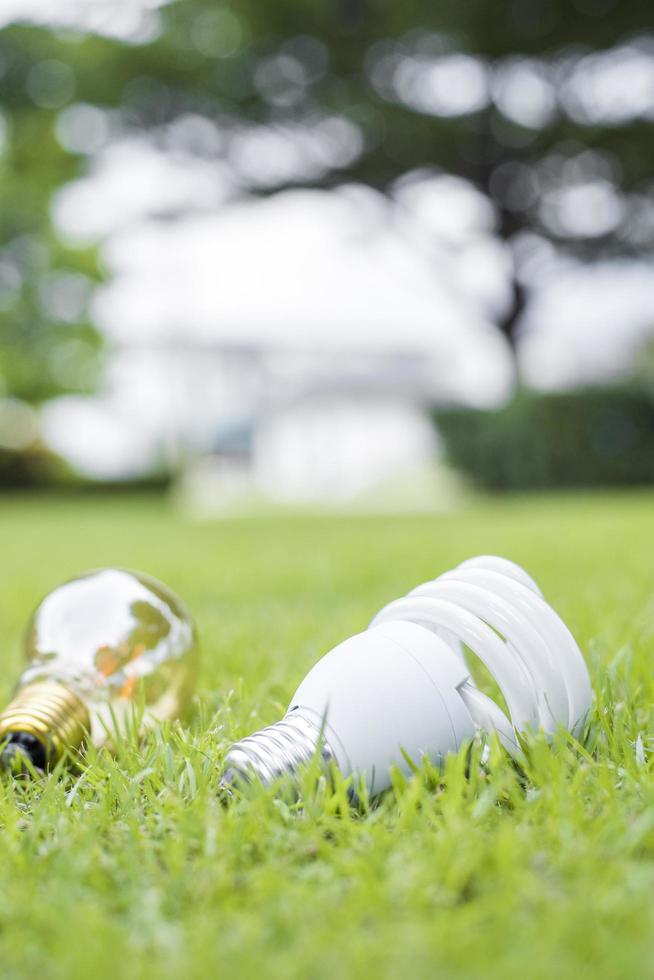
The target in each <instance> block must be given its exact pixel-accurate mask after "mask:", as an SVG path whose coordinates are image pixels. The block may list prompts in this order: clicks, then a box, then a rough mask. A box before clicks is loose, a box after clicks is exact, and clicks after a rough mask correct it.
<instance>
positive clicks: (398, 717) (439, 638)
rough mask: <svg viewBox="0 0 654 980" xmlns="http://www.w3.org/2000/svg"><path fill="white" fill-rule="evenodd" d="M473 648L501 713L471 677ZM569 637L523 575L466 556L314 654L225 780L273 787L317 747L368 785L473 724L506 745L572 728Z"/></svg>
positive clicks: (574, 687) (376, 787)
mask: <svg viewBox="0 0 654 980" xmlns="http://www.w3.org/2000/svg"><path fill="white" fill-rule="evenodd" d="M466 651H468V652H469V653H472V654H474V655H475V656H476V657H477V658H478V659H479V660H480V661H481V662H482V663H483V664H484V665H485V667H486V668H487V670H488V672H489V673H490V675H491V677H492V678H493V679H494V680H495V682H496V684H497V686H498V688H499V690H500V692H501V694H502V696H503V699H504V702H505V704H506V708H507V710H506V711H504V710H503V708H502V707H501V706H500V705H499V704H498V703H497V702H496V701H494V700H493V699H492V698H491V697H489V696H488V695H486V694H484V693H483V692H482V691H481V690H480V689H479V687H478V686H477V685H476V683H475V681H474V679H473V677H472V674H471V672H470V668H469V665H468V663H467V659H466ZM591 697H592V692H591V687H590V680H589V676H588V671H587V669H586V665H585V663H584V660H583V657H582V655H581V652H580V650H579V647H578V646H577V644H576V643H575V641H574V639H573V637H572V634H571V633H570V631H569V630H568V628H567V627H566V626H565V624H564V623H563V622H562V620H561V619H560V618H559V616H558V615H557V614H556V613H555V612H554V610H553V609H552V608H551V607H550V606H549V605H548V604H547V603H546V602H545V600H544V599H543V597H542V595H541V593H540V590H539V589H538V586H537V585H536V584H535V582H534V581H533V580H532V579H531V578H530V577H529V576H528V575H527V573H526V572H525V571H524V570H523V569H522V568H520V567H519V566H518V565H515V564H514V563H513V562H510V561H507V560H506V559H503V558H497V557H491V556H484V557H479V558H473V559H471V560H470V561H466V562H464V563H463V564H461V565H459V567H458V568H456V569H454V570H453V571H450V572H446V573H445V574H444V575H441V576H439V578H437V579H435V580H434V581H432V582H427V583H425V584H424V585H420V586H418V588H416V589H414V590H413V591H412V592H410V593H409V595H408V596H405V597H404V598H403V599H398V600H397V601H395V602H391V603H390V604H389V605H387V606H386V607H385V608H384V609H382V610H381V611H380V612H379V613H378V614H377V615H376V616H375V618H374V619H373V621H372V623H371V624H370V626H369V627H368V629H367V630H366V631H365V632H363V633H359V634H357V635H356V636H353V637H351V638H350V639H349V640H345V642H344V643H341V644H340V645H339V646H337V647H335V648H334V649H333V650H332V651H331V652H330V653H328V654H327V655H326V656H325V657H323V658H322V660H320V661H319V662H318V663H317V664H316V665H315V666H314V667H313V669H312V670H311V671H310V672H309V674H308V675H307V677H306V678H305V679H304V680H303V681H302V683H301V684H300V687H299V688H298V690H297V691H296V693H295V695H294V696H293V698H292V700H291V704H290V706H289V710H288V712H287V714H286V716H285V717H284V718H283V719H282V720H281V721H279V722H277V723H276V724H274V725H271V726H269V727H268V728H264V729H262V730H261V731H259V732H256V733H255V734H254V735H250V736H249V737H247V738H244V739H242V740H241V741H240V742H237V743H236V744H235V745H233V746H232V747H231V748H230V749H229V751H228V753H227V757H226V762H225V775H224V780H223V781H224V784H225V785H226V786H230V785H232V784H234V783H238V782H251V781H253V780H258V781H261V782H263V783H264V784H269V783H271V782H272V781H273V780H275V779H277V778H279V777H280V776H283V775H288V774H292V773H294V772H295V771H296V770H297V768H298V767H299V766H300V765H302V764H303V763H306V762H307V761H308V760H310V759H311V758H313V757H314V756H315V755H316V753H319V754H320V756H321V758H322V760H323V761H324V762H325V763H335V764H336V765H337V766H338V768H339V769H340V770H341V771H342V772H343V774H344V775H345V776H350V775H352V776H354V777H355V780H357V781H358V780H360V779H363V780H364V781H365V785H366V786H367V789H368V791H369V792H370V793H371V794H375V793H379V792H381V791H383V790H384V789H386V788H387V787H388V786H389V785H390V774H391V770H392V767H393V766H396V767H397V768H399V769H400V770H401V771H403V772H404V773H405V774H406V775H409V774H410V773H411V770H412V766H413V765H414V764H416V763H419V762H420V759H421V757H423V756H427V757H429V759H431V760H432V762H434V763H435V764H440V763H441V762H442V760H443V759H444V757H445V756H446V755H447V754H448V753H449V752H456V751H457V750H458V748H459V747H460V746H461V745H462V744H463V743H464V742H465V741H467V740H469V739H471V738H472V737H473V736H474V735H475V733H476V732H478V731H480V730H482V731H485V732H490V731H496V732H497V733H498V736H499V738H500V739H501V741H502V743H503V744H504V745H505V747H506V748H507V749H508V751H509V752H510V753H512V754H516V753H517V752H518V751H519V742H518V738H517V737H516V736H517V733H519V732H521V731H526V730H543V731H545V732H546V733H548V734H551V733H553V732H554V731H555V730H556V729H557V728H558V727H563V728H566V729H568V730H569V731H571V732H573V733H574V734H579V733H580V732H581V730H582V728H583V725H584V721H585V718H586V716H587V713H588V710H589V707H590V703H591Z"/></svg>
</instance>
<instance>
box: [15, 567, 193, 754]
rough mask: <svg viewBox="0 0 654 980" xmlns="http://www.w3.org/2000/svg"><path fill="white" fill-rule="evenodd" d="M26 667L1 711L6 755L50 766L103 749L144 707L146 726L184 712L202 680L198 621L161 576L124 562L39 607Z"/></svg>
mask: <svg viewBox="0 0 654 980" xmlns="http://www.w3.org/2000/svg"><path fill="white" fill-rule="evenodd" d="M25 655H26V666H25V669H24V671H23V673H22V674H21V677H20V679H19V681H18V685H17V688H16V691H15V694H14V697H13V699H12V701H11V703H10V704H9V705H8V707H7V708H6V709H5V710H4V711H3V712H2V713H1V714H0V744H2V745H3V748H2V761H3V762H4V763H5V765H7V766H9V767H17V768H20V767H21V766H22V764H23V762H24V760H25V758H29V760H30V761H31V763H32V765H34V766H35V767H36V768H39V769H45V768H50V767H51V766H53V765H54V764H56V762H58V761H59V759H60V758H61V757H62V756H63V755H64V754H65V753H66V752H68V753H71V754H72V755H75V754H76V753H78V752H79V750H80V749H82V748H83V746H84V745H85V744H86V743H87V741H90V742H92V743H93V744H95V745H102V744H103V743H105V742H107V741H110V740H111V738H112V737H113V736H114V735H116V734H120V733H121V732H124V731H125V729H126V727H127V726H128V725H129V723H130V719H131V718H133V717H134V712H135V709H136V707H137V706H138V710H141V708H142V710H143V716H142V724H143V725H146V726H147V725H149V724H152V723H153V722H155V721H157V720H163V719H165V718H174V717H176V716H177V715H179V714H180V713H181V712H182V711H183V710H184V708H185V706H186V705H187V704H188V701H189V699H190V697H191V694H192V692H193V687H194V684H195V678H196V672H197V662H198V644H197V636H196V631H195V626H194V623H193V621H192V619H191V618H190V616H189V614H188V612H187V610H186V609H185V607H184V605H183V604H182V603H181V602H180V600H179V599H178V598H177V597H176V596H175V595H173V593H172V592H171V591H170V590H169V589H168V588H166V586H165V585H162V583H161V582H158V581H156V579H153V578H150V577H149V576H148V575H142V574H141V573H136V572H130V571H125V570H121V569H115V568H105V569H99V570H97V571H92V572H88V573H87V574H84V575H81V576H79V577H78V578H75V579H73V580H72V581H70V582H66V583H65V584H64V585H61V586H59V588H57V589H55V590H54V591H53V592H50V593H49V595H47V596H46V597H45V599H44V600H43V601H42V602H41V604H40V605H39V606H38V608H37V609H36V611H35V612H34V614H33V616H32V619H31V621H30V623H29V626H28V630H27V635H26V640H25Z"/></svg>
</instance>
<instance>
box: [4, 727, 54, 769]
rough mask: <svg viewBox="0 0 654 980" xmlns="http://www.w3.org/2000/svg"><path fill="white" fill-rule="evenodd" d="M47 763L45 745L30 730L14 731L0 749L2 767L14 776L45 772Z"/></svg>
mask: <svg viewBox="0 0 654 980" xmlns="http://www.w3.org/2000/svg"><path fill="white" fill-rule="evenodd" d="M46 763H47V757H46V751H45V746H44V745H43V743H42V742H40V741H39V739H38V738H35V737H34V735H31V734H30V733H29V732H12V733H11V735H10V737H9V739H8V740H7V741H6V742H5V743H4V745H3V746H2V749H0V769H2V771H3V772H5V773H8V774H10V775H12V776H30V775H32V774H33V773H34V772H37V773H39V772H44V771H45V767H46Z"/></svg>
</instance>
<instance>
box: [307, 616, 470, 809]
mask: <svg viewBox="0 0 654 980" xmlns="http://www.w3.org/2000/svg"><path fill="white" fill-rule="evenodd" d="M469 676H470V675H469V672H468V670H467V668H466V666H465V664H464V663H463V661H462V660H461V659H460V658H459V657H457V656H456V654H455V653H453V651H452V650H451V649H450V648H449V647H448V646H447V645H446V643H445V642H444V641H443V640H441V639H440V638H439V637H438V636H436V635H435V634H434V633H431V632H430V631H429V630H427V629H425V628H424V627H423V626H416V625H415V624H414V623H406V622H395V623H388V624H386V625H384V626H376V627H374V628H373V629H369V630H367V631H366V632H365V633H359V634H358V635H356V636H353V637H351V638H350V639H349V640H345V642H344V643H341V644H339V646H337V647H335V648H334V649H333V650H332V651H331V652H330V653H329V654H327V656H326V657H323V659H322V660H320V661H319V662H318V663H317V664H316V666H315V667H314V668H313V670H311V671H310V672H309V674H308V675H307V677H306V678H305V679H304V681H303V682H302V683H301V684H300V687H299V688H298V690H297V692H296V694H295V696H294V698H293V700H292V702H291V708H290V713H291V714H292V713H293V711H294V710H300V711H301V713H302V714H303V715H304V716H305V717H306V716H307V715H308V716H309V717H310V718H312V719H313V720H314V723H315V724H316V726H317V727H318V728H322V735H323V738H324V740H325V742H326V743H327V745H328V746H329V748H330V750H331V754H332V756H333V758H334V760H335V762H336V763H337V765H338V767H339V769H340V770H341V772H342V773H343V774H344V775H345V776H350V775H353V776H355V778H356V779H357V780H359V779H361V778H363V779H364V780H365V783H366V785H367V787H368V790H369V792H370V793H371V794H373V793H376V792H379V791H381V790H383V789H385V788H386V787H387V786H388V785H389V776H390V771H391V768H392V767H393V766H397V767H398V768H399V769H401V770H402V771H404V772H405V773H406V774H407V775H408V774H410V772H411V769H410V765H409V762H408V761H407V760H408V759H410V760H412V761H414V762H416V763H419V762H420V759H421V757H422V756H423V755H427V756H429V758H430V759H432V760H433V761H434V762H440V761H441V760H442V759H443V757H444V756H445V755H446V754H447V753H449V752H456V751H457V750H458V749H459V747H460V746H461V745H462V744H463V742H464V741H465V740H467V739H470V738H472V736H473V735H474V734H475V724H474V722H473V720H472V718H471V716H470V713H469V711H468V710H467V708H466V706H465V703H464V701H463V699H462V697H461V694H460V693H459V687H460V686H461V685H462V684H464V683H465V682H466V681H467V680H468V678H469ZM362 691H363V692H365V696H364V697H361V696H360V694H359V692H362Z"/></svg>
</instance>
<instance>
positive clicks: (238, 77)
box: [0, 0, 654, 402]
mask: <svg viewBox="0 0 654 980" xmlns="http://www.w3.org/2000/svg"><path fill="white" fill-rule="evenodd" d="M92 6H93V7H95V6H96V5H83V4H82V5H80V7H79V11H80V20H81V21H82V22H83V20H84V16H83V11H84V9H85V8H86V13H87V14H88V15H89V16H90V14H89V11H90V9H91V7H92ZM97 9H98V11H99V13H100V18H101V16H102V10H101V5H97ZM121 10H122V13H123V14H124V13H125V10H124V9H122V8H121ZM91 12H92V11H91ZM127 13H128V14H130V16H132V21H133V23H132V26H131V29H130V30H126V31H124V32H123V33H124V35H125V36H124V37H122V38H111V37H108V36H106V34H107V33H111V30H112V29H113V28H114V27H115V26H116V24H117V23H118V20H119V17H118V10H116V11H115V12H114V13H113V14H112V11H111V9H109V10H108V12H107V11H105V23H104V25H103V27H102V29H98V33H94V27H93V25H89V26H88V29H87V30H86V32H85V31H84V30H82V29H72V28H67V29H57V30H54V29H52V28H51V27H46V26H41V27H39V26H34V25H27V24H24V25H13V26H9V27H7V28H5V29H4V31H3V32H2V35H1V37H0V74H1V76H2V109H3V113H4V115H3V120H4V122H3V125H2V127H0V128H1V130H2V133H3V138H2V141H3V143H4V146H3V152H2V155H1V157H0V171H1V172H0V178H1V179H0V211H1V213H2V224H1V227H0V311H1V315H2V318H1V321H0V323H1V327H0V331H1V332H0V342H1V343H0V348H1V349H0V377H1V378H2V382H3V384H4V388H5V394H9V395H12V396H16V397H20V398H24V399H27V400H29V401H32V402H36V401H40V400H43V399H45V398H48V397H50V396H52V395H54V394H57V393H58V392H62V391H80V390H82V391H83V390H88V389H91V388H93V386H94V384H95V383H96V381H97V377H98V368H99V358H98V352H99V348H100V343H99V340H98V337H97V335H96V334H95V332H94V330H93V328H92V326H91V325H90V322H89V311H88V297H89V295H90V292H91V287H92V286H93V284H94V283H95V282H96V281H97V279H98V277H99V269H98V265H97V262H96V260H95V257H94V254H93V252H92V250H80V249H74V248H72V247H66V246H65V245H63V244H62V243H61V242H60V241H59V240H58V239H57V237H56V235H55V234H54V231H53V227H52V224H51V220H50V215H49V206H50V202H51V199H52V195H53V192H54V191H56V190H57V188H59V187H61V186H62V185H63V184H65V183H66V182H68V181H70V180H72V179H73V178H75V177H76V176H77V175H79V174H81V173H83V172H84V171H85V169H86V168H87V167H88V166H90V165H92V163H93V159H94V158H95V156H96V155H97V154H98V153H101V151H102V149H103V139H104V138H106V139H105V142H106V140H108V139H113V138H115V137H129V136H130V135H137V134H138V135H140V136H141V137H143V138H147V139H149V140H150V141H151V142H152V143H153V145H155V146H157V148H159V149H160V150H162V151H164V152H170V153H177V154H179V153H183V154H186V155H188V156H191V157H200V158H202V159H205V160H207V161H208V162H209V163H211V161H215V162H216V166H225V165H227V166H228V167H229V168H230V170H231V171H232V172H233V176H234V180H235V182H236V186H237V187H238V188H239V190H240V191H242V192H248V191H255V192H256V193H272V192H274V191H276V190H279V189H280V188H282V187H286V186H289V185H310V186H318V187H330V186H334V185H336V184H339V183H341V182H344V181H352V180H356V181H362V182H364V183H365V184H367V185H369V186H372V187H375V188H378V189H380V190H382V191H384V192H387V191H389V190H390V189H391V188H392V186H393V184H394V182H396V181H397V180H398V179H399V178H401V177H403V176H405V175H407V174H412V173H416V172H421V171H423V172H424V171H428V172H433V171H437V172H447V173H450V174H455V175H458V176H460V177H462V178H465V179H466V180H468V181H469V182H470V183H471V184H472V185H474V186H475V187H476V188H478V189H479V190H480V191H481V192H482V193H483V194H484V195H485V196H487V197H488V198H489V199H490V200H491V201H492V203H493V205H494V208H495V213H496V231H497V233H498V235H499V236H500V238H501V239H502V240H503V241H504V242H505V243H506V244H507V246H508V248H507V256H508V257H509V258H510V259H511V260H512V262H513V267H514V276H513V299H512V301H511V302H509V305H508V308H507V310H506V312H505V314H504V315H503V316H502V317H500V320H499V322H498V326H499V327H500V329H501V330H502V331H503V332H504V334H505V335H506V336H507V338H508V339H509V340H510V342H511V343H515V338H516V334H517V330H518V327H519V320H520V316H521V313H522V311H523V309H524V306H525V303H526V302H527V299H528V295H529V291H530V289H531V288H532V287H533V285H534V276H536V278H537V277H538V269H537V268H536V271H535V272H534V261H533V260H534V257H536V258H538V256H542V252H543V248H544V247H545V248H548V249H550V250H552V249H553V250H554V251H555V252H561V251H564V252H570V253H572V254H575V255H578V256H581V257H582V258H593V257H597V256H600V255H609V256H610V255H613V254H615V253H617V252H625V251H626V252H629V251H632V252H633V251H636V252H637V251H642V250H644V249H647V248H650V247H651V244H652V238H653V237H654V218H653V213H654V204H653V202H652V188H651V175H652V172H653V170H654V142H653V141H652V140H651V138H650V127H651V120H650V118H649V114H648V113H649V110H648V108H647V106H644V105H642V104H641V103H642V99H640V101H639V95H638V88H639V84H640V83H639V82H638V80H637V79H636V81H635V82H634V85H633V86H630V87H625V86H623V90H622V91H618V95H617V103H615V99H614V103H615V104H613V103H611V104H609V105H608V106H607V105H604V108H602V105H603V103H602V104H600V103H601V99H600V103H598V104H597V105H595V104H594V103H593V98H594V97H595V96H596V95H597V92H598V91H599V92H600V95H601V91H600V90H601V79H600V81H599V82H598V78H599V75H600V74H601V72H602V71H607V70H608V71H609V72H610V71H611V70H613V69H616V68H617V69H618V70H620V69H621V67H622V69H624V68H625V66H626V67H627V73H626V75H625V72H624V71H623V73H622V75H621V76H620V77H621V78H622V79H623V80H624V79H627V80H628V78H629V77H631V76H630V75H629V65H630V64H631V65H632V67H633V65H634V64H635V63H636V62H638V63H639V64H641V67H642V62H643V61H645V62H648V63H649V61H651V59H652V43H653V42H652V18H651V6H650V4H648V3H647V2H645V0H624V2H622V3H617V0H576V2H574V3H569V2H564V0H524V2H521V3H510V4H509V3H507V4H489V3H487V2H482V0H468V2H466V3H459V2H455V0H443V2H441V3H439V4H427V3H426V2H424V0H423V2H421V0H406V2H404V3H402V4H397V3H391V2H390V0H330V2H327V0H278V2H276V3H274V4H260V3H254V2H253V0H231V2H229V3H216V2H215V0H180V2H173V3H169V4H167V5H164V6H162V7H161V8H159V9H156V7H153V6H152V5H149V6H148V8H147V9H146V8H144V9H143V10H142V11H141V12H140V13H139V10H138V8H137V6H136V4H135V5H134V7H133V8H132V9H131V11H130V10H127ZM96 26H97V25H96ZM102 30H104V32H105V33H104V35H103V33H102ZM117 32H118V33H120V32H119V31H117ZM602 52H604V53H602ZM602 58H603V59H604V61H602V60H601V59H602ZM598 59H600V60H598ZM598 73H599V74H598ZM598 85H599V88H598ZM625 85H626V83H625ZM614 88H615V86H614ZM618 88H620V86H619V85H618ZM475 93H476V94H475ZM650 102H651V100H650ZM71 107H73V109H74V108H75V107H77V109H80V108H81V110H82V112H81V114H80V113H79V112H78V114H77V116H73V117H70V116H68V117H67V124H68V130H71V127H72V130H73V136H72V138H71V136H70V132H69V133H68V137H66V136H64V137H63V138H62V127H61V125H60V124H61V122H62V119H64V115H65V113H66V111H67V110H69V109H71ZM649 109H651V104H650V106H649ZM84 113H86V115H85V114H84ZM94 113H95V115H94ZM0 121H2V120H0ZM65 128H66V127H64V129H65ZM252 132H257V133H267V134H270V133H271V132H273V133H276V134H277V135H278V136H280V138H281V137H283V138H284V139H285V140H287V141H288V142H289V145H290V144H292V143H293V141H294V140H295V142H296V144H297V145H295V151H296V160H295V164H294V166H293V167H291V168H290V169H289V168H287V169H286V171H285V170H284V168H283V167H282V168H281V169H279V168H278V169H277V172H275V173H270V174H269V177H268V179H262V178H261V175H259V176H256V177H254V176H253V174H252V168H250V169H248V167H247V166H245V167H244V166H242V163H243V160H242V154H241V157H240V158H239V154H238V152H235V141H236V142H237V141H238V140H239V139H241V138H242V137H243V134H244V133H250V134H251V133H252ZM301 132H303V133H304V134H305V135H306V134H307V133H308V134H312V138H314V142H313V143H312V144H311V145H308V144H306V142H305V144H301V141H299V142H298V140H299V134H300V133H301ZM103 134H104V136H103ZM318 137H319V139H318V141H317V142H316V139H317V138H318ZM254 152H255V155H256V153H258V154H259V157H261V158H263V157H265V155H266V152H267V151H266V146H265V144H262V146H261V148H260V150H259V151H256V148H255V151H254ZM298 160H299V162H298ZM274 169H275V168H273V171H274ZM571 188H572V189H574V188H577V189H581V191H582V193H583V192H587V191H588V190H589V189H590V193H591V195H592V194H595V195H596V200H597V208H596V209H595V211H596V213H597V214H602V215H604V218H605V219H606V220H604V224H602V222H601V221H600V223H599V224H597V223H596V224H594V225H593V226H592V227H584V226H583V223H582V225H581V226H579V227H577V226H575V224H574V222H572V223H570V221H569V220H568V219H567V218H566V213H568V217H569V211H570V208H571V207H572V210H573V211H574V206H575V205H574V199H573V200H572V201H568V202H567V212H566V209H565V208H563V210H562V208H561V195H565V194H566V193H567V192H569V191H570V189H571ZM584 189H585V191H584ZM173 210H174V209H173ZM607 216H608V218H607ZM160 217H161V218H165V219H167V220H170V219H173V218H174V217H175V214H174V213H167V214H162V215H160ZM536 265H537V263H536ZM0 393H1V392H0Z"/></svg>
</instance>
